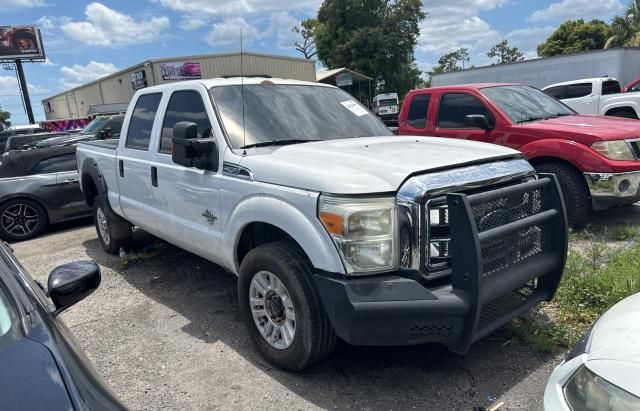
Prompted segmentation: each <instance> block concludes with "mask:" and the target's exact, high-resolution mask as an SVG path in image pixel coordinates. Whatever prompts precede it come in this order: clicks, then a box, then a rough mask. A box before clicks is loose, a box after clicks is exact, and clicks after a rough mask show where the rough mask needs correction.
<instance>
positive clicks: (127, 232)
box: [93, 196, 133, 255]
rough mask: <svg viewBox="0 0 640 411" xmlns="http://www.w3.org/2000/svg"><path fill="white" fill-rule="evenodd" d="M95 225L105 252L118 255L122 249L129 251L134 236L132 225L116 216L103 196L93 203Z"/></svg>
mask: <svg viewBox="0 0 640 411" xmlns="http://www.w3.org/2000/svg"><path fill="white" fill-rule="evenodd" d="M93 223H94V225H95V226H96V232H97V233H98V240H99V241H100V244H101V245H102V249H103V250H104V251H106V252H107V253H109V254H114V255H116V254H118V253H119V251H120V248H121V247H122V248H125V249H129V246H130V244H131V238H132V235H133V234H132V232H131V224H129V223H128V222H127V221H125V220H124V219H122V218H121V217H120V216H118V215H116V214H115V213H114V212H113V210H111V207H109V206H108V205H107V202H106V201H105V199H104V197H103V196H97V197H96V198H95V200H94V201H93Z"/></svg>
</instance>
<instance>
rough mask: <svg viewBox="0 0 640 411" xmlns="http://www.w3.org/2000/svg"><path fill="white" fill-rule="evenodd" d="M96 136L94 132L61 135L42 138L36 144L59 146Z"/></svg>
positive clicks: (40, 145) (38, 145)
mask: <svg viewBox="0 0 640 411" xmlns="http://www.w3.org/2000/svg"><path fill="white" fill-rule="evenodd" d="M93 138H94V136H93V134H72V135H69V136H60V137H52V138H48V139H46V140H42V141H40V142H38V144H37V145H36V146H37V147H39V148H42V147H51V146H59V145H64V144H73V143H78V142H80V141H87V140H92V139H93Z"/></svg>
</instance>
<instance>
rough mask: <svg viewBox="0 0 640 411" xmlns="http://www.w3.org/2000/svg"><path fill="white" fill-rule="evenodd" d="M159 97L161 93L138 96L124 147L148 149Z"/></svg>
mask: <svg viewBox="0 0 640 411" xmlns="http://www.w3.org/2000/svg"><path fill="white" fill-rule="evenodd" d="M161 98H162V93H154V94H145V95H142V96H140V97H139V98H138V101H137V102H136V107H135V108H134V109H133V114H132V115H131V121H130V122H129V130H128V131H127V144H126V145H125V147H127V148H133V149H135V150H148V149H149V141H150V140H151V129H152V128H153V120H154V119H155V117H156V111H158V104H160V99H161Z"/></svg>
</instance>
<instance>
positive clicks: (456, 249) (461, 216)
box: [446, 174, 567, 352]
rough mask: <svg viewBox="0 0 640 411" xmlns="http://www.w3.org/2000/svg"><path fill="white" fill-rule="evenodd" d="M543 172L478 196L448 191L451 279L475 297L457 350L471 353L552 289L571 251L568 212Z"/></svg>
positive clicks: (548, 296)
mask: <svg viewBox="0 0 640 411" xmlns="http://www.w3.org/2000/svg"><path fill="white" fill-rule="evenodd" d="M539 177H540V178H539V179H537V180H530V181H526V182H523V183H520V184H516V185H510V186H506V187H502V188H497V189H494V190H491V191H485V192H481V193H478V194H471V195H466V194H459V193H451V194H446V204H447V205H448V217H449V229H450V236H451V238H450V241H449V243H448V248H449V250H450V256H451V257H450V258H451V285H452V287H453V291H454V292H457V291H461V292H463V293H464V294H466V295H467V296H468V298H469V299H470V303H471V304H470V307H471V308H470V312H469V313H468V315H467V316H466V318H465V319H464V322H465V324H464V327H463V330H465V331H464V332H463V335H462V336H461V337H460V339H459V341H458V343H457V344H455V345H454V346H453V347H452V349H453V350H454V351H458V352H466V351H467V350H468V348H469V346H470V345H471V344H472V343H473V342H475V341H477V340H478V339H480V338H482V337H484V336H486V335H487V334H489V333H490V332H491V331H493V330H495V329H496V328H498V327H500V326H502V325H504V324H505V323H507V322H508V321H509V320H511V319H512V318H514V317H516V316H518V315H520V314H522V313H524V312H526V311H527V310H529V309H530V308H532V307H534V306H535V305H537V304H538V303H540V302H541V301H545V300H546V301H548V300H551V298H552V297H553V295H554V294H555V290H556V289H557V287H558V285H559V283H560V280H561V278H562V271H563V268H564V262H565V257H566V250H567V230H566V215H565V209H564V204H563V200H562V195H561V192H560V190H559V186H558V182H557V179H556V177H555V175H544V174H543V175H540V176H539ZM456 256H463V257H462V258H456Z"/></svg>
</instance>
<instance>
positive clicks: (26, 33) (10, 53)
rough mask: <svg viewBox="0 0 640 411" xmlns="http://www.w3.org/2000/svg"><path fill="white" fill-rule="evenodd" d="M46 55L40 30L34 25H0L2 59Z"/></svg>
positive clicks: (0, 56)
mask: <svg viewBox="0 0 640 411" xmlns="http://www.w3.org/2000/svg"><path fill="white" fill-rule="evenodd" d="M44 57H45V56H44V48H43V47H42V37H41V36H40V30H38V29H37V28H35V27H33V26H0V60H31V59H44Z"/></svg>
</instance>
